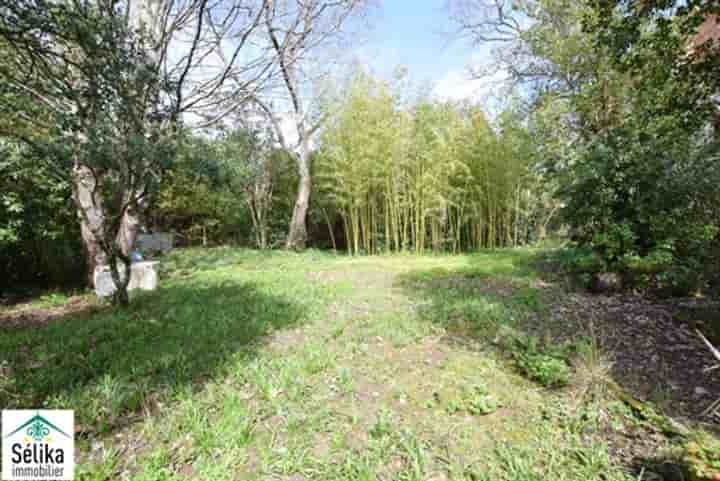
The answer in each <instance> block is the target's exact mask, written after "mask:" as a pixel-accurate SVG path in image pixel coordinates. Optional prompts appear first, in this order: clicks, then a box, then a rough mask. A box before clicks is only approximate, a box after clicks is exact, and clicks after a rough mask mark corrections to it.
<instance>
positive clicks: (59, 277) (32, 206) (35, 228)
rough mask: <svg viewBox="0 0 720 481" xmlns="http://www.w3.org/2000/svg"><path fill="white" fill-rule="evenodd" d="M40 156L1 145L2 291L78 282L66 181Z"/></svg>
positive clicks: (75, 230)
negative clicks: (19, 286)
mask: <svg viewBox="0 0 720 481" xmlns="http://www.w3.org/2000/svg"><path fill="white" fill-rule="evenodd" d="M40 155H41V154H39V153H36V152H33V151H32V150H31V149H29V148H27V147H23V146H21V145H19V144H17V143H12V142H7V141H0V271H2V272H4V273H5V275H4V276H2V279H0V290H5V289H7V288H11V287H14V288H17V287H18V285H21V286H26V287H27V286H28V285H34V286H36V287H50V286H58V285H63V286H65V287H70V286H77V285H78V284H80V283H81V282H82V275H83V268H84V258H83V255H82V254H83V250H82V244H81V242H80V229H79V226H78V223H77V215H76V213H75V209H74V204H73V201H72V188H71V185H70V181H69V179H68V178H67V177H66V176H64V175H61V174H59V173H58V170H59V169H58V166H57V165H53V163H52V160H51V159H45V158H42V157H40ZM58 162H59V161H58Z"/></svg>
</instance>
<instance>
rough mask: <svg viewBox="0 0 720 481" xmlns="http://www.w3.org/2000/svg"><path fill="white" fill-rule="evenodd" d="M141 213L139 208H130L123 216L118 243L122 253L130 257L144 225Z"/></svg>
mask: <svg viewBox="0 0 720 481" xmlns="http://www.w3.org/2000/svg"><path fill="white" fill-rule="evenodd" d="M139 211H140V207H139V206H136V207H133V206H131V207H129V208H128V210H127V212H125V215H124V216H123V219H122V224H120V230H119V231H118V235H117V238H116V242H117V245H118V246H119V247H120V251H121V252H122V253H123V254H125V255H126V256H129V255H130V252H131V251H132V248H133V246H134V245H135V239H137V235H138V232H139V231H140V226H141V225H142V220H141V216H140V212H139Z"/></svg>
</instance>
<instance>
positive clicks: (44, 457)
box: [11, 443, 65, 464]
mask: <svg viewBox="0 0 720 481" xmlns="http://www.w3.org/2000/svg"><path fill="white" fill-rule="evenodd" d="M11 452H12V462H13V463H16V464H63V463H64V462H65V450H64V449H62V448H51V447H50V445H49V444H46V443H33V444H26V445H24V446H23V445H22V444H20V443H15V444H13V445H12V448H11Z"/></svg>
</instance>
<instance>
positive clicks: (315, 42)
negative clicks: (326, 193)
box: [258, 0, 367, 249]
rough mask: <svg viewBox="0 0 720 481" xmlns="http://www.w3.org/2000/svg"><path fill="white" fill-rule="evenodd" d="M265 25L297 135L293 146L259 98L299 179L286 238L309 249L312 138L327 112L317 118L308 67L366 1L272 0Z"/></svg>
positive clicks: (292, 245)
mask: <svg viewBox="0 0 720 481" xmlns="http://www.w3.org/2000/svg"><path fill="white" fill-rule="evenodd" d="M267 3H268V8H267V9H266V10H265V12H264V19H263V26H264V30H265V33H266V35H267V38H268V40H269V43H270V46H271V48H272V49H273V50H274V51H275V55H276V56H277V68H278V70H279V77H280V82H281V85H282V87H283V88H284V90H285V92H286V94H287V97H288V99H289V103H290V110H291V112H292V114H291V115H292V121H293V126H294V129H295V131H296V132H297V140H296V142H295V144H294V145H290V144H289V139H288V138H287V136H286V135H283V132H282V125H281V122H280V120H279V119H277V116H276V115H273V114H272V112H270V110H271V109H270V108H269V107H268V105H267V103H265V102H263V101H261V100H258V103H259V104H261V106H262V108H263V109H264V110H265V111H266V112H268V114H269V115H270V118H271V119H272V120H273V122H274V125H275V130H276V133H277V137H278V140H279V141H280V143H281V144H282V145H283V147H284V148H285V150H287V151H288V152H291V153H292V154H293V155H294V156H295V160H296V162H297V168H298V174H299V181H298V192H297V199H296V202H295V207H294V209H293V215H292V220H291V221H290V226H289V229H288V236H287V240H286V243H285V247H286V248H287V249H304V248H305V245H306V242H307V226H306V220H307V213H308V209H309V206H310V195H311V193H312V175H311V170H312V169H311V167H312V166H311V153H312V137H313V135H314V134H315V133H316V132H317V131H318V130H319V129H320V128H321V126H322V124H323V121H324V120H325V118H324V117H322V116H321V117H320V118H316V119H312V118H311V111H310V109H309V108H308V105H307V102H305V101H304V100H303V92H305V91H307V89H308V82H309V81H312V79H311V78H310V77H309V76H308V74H307V71H306V68H307V66H308V63H309V62H311V61H312V60H313V55H316V54H317V53H318V51H319V50H321V49H322V48H327V47H329V46H330V45H331V44H332V43H333V42H335V41H337V40H338V39H339V38H341V34H342V33H343V29H344V27H345V26H347V24H348V22H349V21H350V20H351V19H353V18H354V17H357V16H358V15H359V14H361V13H362V12H364V7H365V6H366V5H367V2H366V1H365V0H267Z"/></svg>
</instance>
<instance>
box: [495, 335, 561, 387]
mask: <svg viewBox="0 0 720 481" xmlns="http://www.w3.org/2000/svg"><path fill="white" fill-rule="evenodd" d="M503 342H504V347H505V349H507V350H508V351H509V353H510V355H511V357H512V358H513V360H514V362H515V365H516V366H517V367H518V369H519V370H520V371H521V372H522V373H523V374H525V375H526V376H527V377H528V378H529V379H531V380H533V381H536V382H538V383H539V384H541V385H543V386H545V387H562V386H565V385H567V384H568V382H569V381H570V374H571V369H570V366H569V364H568V352H567V349H562V348H558V347H553V346H547V345H543V344H541V343H540V341H539V340H538V339H537V338H536V337H533V336H527V337H519V336H513V337H511V338H509V339H506V340H504V341H503Z"/></svg>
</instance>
